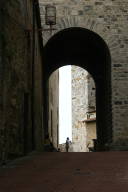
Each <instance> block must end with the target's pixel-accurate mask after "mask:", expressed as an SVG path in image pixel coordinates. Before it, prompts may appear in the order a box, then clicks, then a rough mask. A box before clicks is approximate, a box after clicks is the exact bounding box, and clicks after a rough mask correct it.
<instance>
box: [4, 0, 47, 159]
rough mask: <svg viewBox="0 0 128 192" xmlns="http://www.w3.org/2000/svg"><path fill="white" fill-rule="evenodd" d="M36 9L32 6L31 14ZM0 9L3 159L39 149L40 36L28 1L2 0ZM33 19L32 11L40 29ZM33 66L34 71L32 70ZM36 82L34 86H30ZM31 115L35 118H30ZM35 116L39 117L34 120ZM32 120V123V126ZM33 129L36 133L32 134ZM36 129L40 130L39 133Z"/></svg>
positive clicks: (40, 111) (40, 125)
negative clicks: (1, 24)
mask: <svg viewBox="0 0 128 192" xmlns="http://www.w3.org/2000/svg"><path fill="white" fill-rule="evenodd" d="M37 5H38V4H36V6H37ZM37 10H38V9H37V8H35V13H36V11H37ZM0 12H1V14H2V17H3V21H4V22H3V33H2V37H3V41H4V43H3V45H2V51H3V53H2V56H3V60H2V63H1V61H0V66H1V64H2V72H3V76H1V77H0V78H1V82H0V87H1V85H2V94H3V97H2V100H1V101H0V102H1V106H0V110H2V115H1V116H0V130H1V131H0V141H1V142H2V144H1V145H0V152H1V156H0V159H1V158H4V159H7V158H14V157H16V156H21V155H24V154H26V153H28V152H30V151H32V150H34V149H39V146H38V144H39V141H37V140H38V139H40V137H42V135H43V132H42V131H40V130H41V129H42V123H41V121H42V109H41V106H42V89H41V83H42V70H41V66H42V58H41V43H42V39H41V34H39V33H38V30H37V29H35V32H33V26H34V25H33V20H32V18H33V4H32V1H30V0H28V1H18V0H7V1H4V4H3V6H2V10H1V11H0ZM38 15H39V13H38ZM37 20H39V18H38V17H37V16H36V14H35V27H36V26H37V25H38V27H39V28H40V26H39V21H37ZM36 28H37V27H36ZM0 31H1V30H0ZM0 36H1V35H0ZM39 36H40V43H37V45H35V46H34V43H33V42H34V39H35V38H36V40H37V41H39ZM0 40H1V39H0ZM0 42H1V41H0ZM35 47H36V50H35ZM33 53H34V55H35V56H34V57H33ZM33 59H34V60H35V62H34V61H33ZM34 66H35V67H34ZM33 68H34V69H35V73H34V72H33V73H32V71H33ZM37 71H38V72H39V74H38V75H37ZM33 82H34V83H35V84H34V83H33ZM37 84H38V87H36V89H34V86H36V85H37ZM35 95H36V96H35ZM33 103H34V104H33ZM34 105H35V106H36V105H37V107H36V108H37V109H36V110H35V113H34V115H32V114H33V111H34V110H32V108H34ZM33 117H35V119H34V121H33V120H32V118H33ZM37 117H39V119H36V118H37ZM33 123H35V124H34V125H33ZM32 125H33V126H32ZM35 130H36V135H38V136H35ZM37 132H40V136H39V133H38V134H37ZM37 137H38V139H37ZM40 145H42V142H41V143H40ZM3 156H4V157H3Z"/></svg>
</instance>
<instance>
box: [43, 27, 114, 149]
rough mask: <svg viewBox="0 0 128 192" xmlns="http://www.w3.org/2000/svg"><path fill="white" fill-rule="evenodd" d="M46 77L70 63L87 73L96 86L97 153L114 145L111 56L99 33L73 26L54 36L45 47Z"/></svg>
mask: <svg viewBox="0 0 128 192" xmlns="http://www.w3.org/2000/svg"><path fill="white" fill-rule="evenodd" d="M44 60H45V63H44V64H45V66H44V69H45V77H46V81H47V79H48V78H49V76H50V74H51V73H52V72H53V71H55V70H56V69H57V68H59V67H61V66H64V65H67V64H69V63H70V64H71V65H78V66H80V67H82V68H84V69H85V70H87V71H88V72H89V73H90V74H91V75H92V77H93V79H94V80H95V84H96V108H97V123H96V124H97V138H98V142H97V150H105V146H108V145H109V144H110V143H111V142H112V113H111V56H110V51H109V48H108V46H107V44H106V43H105V41H104V40H103V38H101V37H100V36H99V35H98V34H97V33H95V32H93V31H91V30H88V29H85V28H80V27H71V28H67V29H64V30H62V31H60V32H58V33H57V34H55V35H54V36H53V37H52V38H51V39H50V40H49V41H48V43H47V44H46V46H45V48H44Z"/></svg>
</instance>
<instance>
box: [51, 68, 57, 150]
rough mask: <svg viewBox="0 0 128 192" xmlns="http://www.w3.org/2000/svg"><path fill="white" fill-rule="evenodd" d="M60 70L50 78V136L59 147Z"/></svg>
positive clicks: (55, 145) (54, 144)
mask: <svg viewBox="0 0 128 192" xmlns="http://www.w3.org/2000/svg"><path fill="white" fill-rule="evenodd" d="M58 115H59V70H56V71H54V72H53V73H52V74H51V76H50V78H49V120H48V129H49V138H50V141H51V142H52V143H53V146H54V147H55V148H56V149H57V148H58V139H59V136H58V130H59V127H58V126H59V116H58Z"/></svg>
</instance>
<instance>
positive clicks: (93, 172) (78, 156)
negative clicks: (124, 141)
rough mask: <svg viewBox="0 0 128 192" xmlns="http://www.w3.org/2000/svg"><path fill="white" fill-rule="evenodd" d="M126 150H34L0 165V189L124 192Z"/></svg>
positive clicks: (17, 191)
mask: <svg viewBox="0 0 128 192" xmlns="http://www.w3.org/2000/svg"><path fill="white" fill-rule="evenodd" d="M127 162H128V152H96V153H56V152H53V153H52V152H51V153H50V152H49V153H48V152H46V153H41V154H34V155H31V156H28V157H25V158H22V159H21V160H16V161H14V163H9V164H8V165H7V166H6V167H3V168H0V192H72V191H73V192H94V191H96V192H100V191H101V192H120V191H121V192H127V191H128V166H127Z"/></svg>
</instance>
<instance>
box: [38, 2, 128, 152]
mask: <svg viewBox="0 0 128 192" xmlns="http://www.w3.org/2000/svg"><path fill="white" fill-rule="evenodd" d="M47 4H51V0H40V9H41V17H42V26H43V28H46V27H47V26H46V25H45V24H44V16H45V5H47ZM52 4H54V5H55V6H56V8H57V25H56V29H57V30H56V31H53V34H55V33H56V32H58V31H61V30H63V29H65V28H70V27H82V28H87V29H89V30H91V31H93V32H96V33H97V34H99V35H100V36H101V37H102V38H103V39H104V41H105V42H106V43H107V45H108V48H109V50H110V54H111V80H112V83H111V86H112V96H111V97H112V132H113V133H112V134H113V141H112V142H113V143H112V145H113V146H115V147H116V148H117V149H119V148H120V147H121V146H122V147H123V148H124V149H125V146H126V149H127V148H128V123H127V114H128V102H127V101H128V89H127V87H128V75H127V74H128V65H127V60H128V52H127V50H128V29H127V19H128V2H127V0H116V1H113V0H104V1H102V0H86V1H85V0H80V1H76V0H67V1H64V0H53V1H52ZM43 37H44V43H46V42H47V41H48V39H49V38H50V33H49V32H44V33H43Z"/></svg>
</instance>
